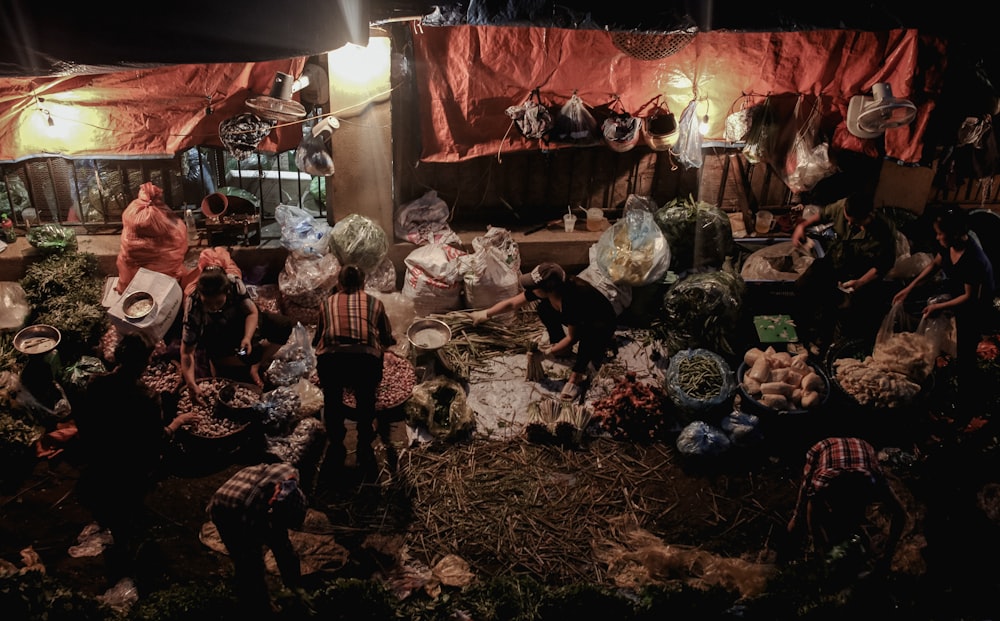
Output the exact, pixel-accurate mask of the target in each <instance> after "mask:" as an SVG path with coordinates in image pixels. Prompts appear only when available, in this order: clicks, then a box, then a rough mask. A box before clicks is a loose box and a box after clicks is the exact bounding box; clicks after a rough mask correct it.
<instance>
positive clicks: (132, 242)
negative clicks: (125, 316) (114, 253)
mask: <svg viewBox="0 0 1000 621" xmlns="http://www.w3.org/2000/svg"><path fill="white" fill-rule="evenodd" d="M187 251H188V240H187V227H186V226H185V225H184V218H182V217H181V215H180V214H178V213H175V212H174V211H173V210H172V209H170V207H168V206H167V205H166V204H165V203H164V202H163V190H161V189H160V188H159V187H157V186H156V184H154V183H151V182H147V183H144V184H142V187H141V188H139V197H138V198H136V199H135V200H134V201H132V202H131V203H129V206H128V207H126V208H125V211H124V212H122V235H121V249H120V250H119V251H118V259H117V266H118V285H117V286H116V287H115V291H117V292H118V293H123V292H124V291H125V289H126V288H127V287H128V285H129V283H130V282H132V278H134V277H135V274H136V272H138V271H139V268H140V267H144V268H146V269H148V270H152V271H154V272H159V273H161V274H166V275H167V276H173V277H174V278H177V279H178V280H180V279H181V278H182V277H183V276H184V275H185V273H186V272H187V269H186V268H185V267H184V257H185V255H187Z"/></svg>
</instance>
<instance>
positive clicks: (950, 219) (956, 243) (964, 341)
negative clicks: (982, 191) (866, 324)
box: [892, 205, 994, 383]
mask: <svg viewBox="0 0 1000 621" xmlns="http://www.w3.org/2000/svg"><path fill="white" fill-rule="evenodd" d="M934 237H935V239H937V242H938V244H939V247H938V250H937V254H936V255H935V256H934V260H933V261H931V262H930V263H929V264H927V266H926V267H924V269H923V270H921V271H920V273H919V274H917V276H916V278H914V279H913V280H912V281H911V282H910V284H908V285H906V286H905V287H903V289H902V290H901V291H900V292H899V293H897V294H896V296H895V297H894V298H893V300H892V301H893V303H894V304H899V303H902V302H903V301H904V300H906V298H907V297H908V296H909V295H910V293H912V292H913V290H914V289H915V288H917V287H918V286H919V285H921V283H925V282H927V280H928V279H929V278H931V276H932V275H934V274H937V273H938V272H942V273H943V274H944V279H943V281H942V282H943V285H944V287H943V288H944V291H943V292H942V293H943V294H944V295H941V296H935V297H931V298H930V299H929V300H928V302H927V304H926V305H925V306H924V309H923V315H924V316H925V317H927V316H934V315H937V314H939V313H942V312H946V313H953V314H954V316H955V328H956V332H957V339H956V341H957V346H958V347H957V357H958V364H959V369H960V373H961V375H962V376H963V377H965V378H966V379H967V381H969V382H970V383H971V382H972V381H974V379H975V373H976V372H977V364H976V348H977V347H978V345H979V341H980V339H981V338H982V334H983V329H984V324H985V322H986V318H987V317H988V314H989V312H990V309H991V306H992V304H993V295H994V274H993V265H992V264H991V263H990V260H989V258H988V257H987V256H986V253H985V252H984V251H983V247H982V245H981V244H980V243H979V241H978V240H976V239H974V238H973V237H972V236H971V235H970V232H969V220H968V214H967V213H966V212H965V211H964V210H963V209H962V208H961V207H959V206H957V205H951V206H948V207H945V208H944V209H943V210H942V211H941V213H939V214H938V215H937V216H936V217H935V218H934Z"/></svg>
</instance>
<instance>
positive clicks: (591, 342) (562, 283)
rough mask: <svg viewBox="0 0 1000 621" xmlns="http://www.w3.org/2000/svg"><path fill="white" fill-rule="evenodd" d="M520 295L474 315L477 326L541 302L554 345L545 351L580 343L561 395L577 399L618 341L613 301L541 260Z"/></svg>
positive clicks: (567, 350)
mask: <svg viewBox="0 0 1000 621" xmlns="http://www.w3.org/2000/svg"><path fill="white" fill-rule="evenodd" d="M520 285H521V287H522V288H523V289H524V290H523V291H522V292H521V293H518V294H517V295H515V296H511V297H509V298H507V299H506V300H501V301H500V302H497V303H496V304H494V305H493V306H491V307H489V308H487V309H483V310H477V311H474V312H473V313H472V322H473V325H479V324H481V323H483V322H484V321H486V320H487V319H489V318H490V317H495V316H496V315H500V314H503V313H507V312H510V311H513V310H515V309H517V308H520V307H521V306H523V305H525V304H527V303H528V302H533V301H536V300H537V301H539V304H538V305H537V307H536V310H537V312H538V318H539V320H541V322H542V325H544V326H545V329H546V332H547V333H548V338H549V346H548V347H547V348H543V349H542V350H541V351H542V353H543V354H545V355H548V356H561V355H569V354H571V352H572V349H573V346H574V345H577V350H576V359H575V360H574V362H573V365H572V367H571V372H570V376H569V379H568V380H567V382H566V385H565V386H564V387H563V390H562V395H561V396H562V397H563V398H564V399H567V400H572V399H576V398H577V397H579V396H580V395H581V393H582V391H583V388H582V385H583V383H584V382H585V380H586V379H587V373H588V371H589V370H590V368H591V367H593V370H594V372H596V371H597V370H598V369H600V368H601V365H602V364H603V363H604V360H605V358H606V356H607V351H608V348H609V346H610V344H611V342H612V340H613V339H614V335H615V327H616V326H617V315H616V313H615V309H614V306H612V304H611V302H610V301H608V299H607V298H606V297H605V296H604V294H603V293H601V292H600V290H598V289H597V288H596V287H594V286H593V285H592V284H590V283H589V282H587V281H585V280H583V279H582V278H580V277H578V276H570V277H569V278H567V277H566V272H565V271H564V270H563V269H562V267H560V266H559V265H558V264H556V263H551V262H546V263H540V264H538V265H537V266H536V267H535V268H534V269H533V270H531V271H530V272H528V273H527V274H522V275H521V279H520Z"/></svg>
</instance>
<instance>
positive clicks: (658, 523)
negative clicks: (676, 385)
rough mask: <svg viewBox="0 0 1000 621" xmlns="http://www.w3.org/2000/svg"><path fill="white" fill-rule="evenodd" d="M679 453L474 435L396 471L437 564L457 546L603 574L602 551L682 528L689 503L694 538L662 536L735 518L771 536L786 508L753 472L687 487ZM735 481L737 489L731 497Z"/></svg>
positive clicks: (482, 565) (411, 457) (417, 546)
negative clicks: (766, 495)
mask: <svg viewBox="0 0 1000 621" xmlns="http://www.w3.org/2000/svg"><path fill="white" fill-rule="evenodd" d="M674 461H675V454H674V453H673V452H672V451H671V450H670V449H669V448H668V447H666V446H665V445H662V444H653V445H648V446H641V445H636V444H628V443H618V442H613V441H611V440H606V439H597V440H595V441H593V442H591V443H590V444H589V445H588V447H587V448H586V449H585V450H568V449H564V448H561V447H557V446H539V445H535V444H531V443H528V442H525V441H511V442H488V441H477V442H473V443H469V444H464V445H452V446H449V447H447V450H442V449H438V448H435V447H433V446H430V447H426V448H422V449H417V450H410V451H407V452H406V453H405V456H404V458H403V459H402V460H401V461H400V472H399V473H398V475H399V477H401V481H402V485H404V486H405V487H406V488H407V492H408V493H407V494H406V495H407V496H408V497H409V498H410V500H411V503H412V505H411V506H412V508H413V512H414V515H413V519H412V521H411V523H410V524H409V526H408V530H407V546H408V550H409V553H410V555H411V556H412V557H413V558H416V559H419V560H421V561H422V562H424V563H427V564H429V565H430V564H433V563H434V562H436V561H437V560H438V559H440V558H442V557H443V556H445V555H448V554H455V555H458V556H460V557H462V558H463V559H465V560H466V561H467V562H468V563H469V565H470V567H471V568H472V570H473V571H474V572H475V573H477V574H479V575H483V576H485V575H525V574H529V575H532V576H534V577H535V578H538V579H540V580H543V581H547V582H551V583H554V584H559V583H566V582H572V581H581V580H582V581H587V582H592V583H607V582H609V576H608V566H607V565H608V560H607V555H606V554H605V553H604V552H606V550H607V549H608V548H609V547H613V548H621V549H627V548H628V547H629V541H630V536H629V533H630V532H633V531H634V530H635V529H637V528H638V529H644V530H648V531H650V532H652V533H656V532H664V530H665V532H671V533H677V532H678V526H680V525H681V522H679V521H678V520H677V519H674V518H673V517H672V515H671V514H672V512H673V511H674V510H675V509H676V508H677V507H679V506H682V507H683V510H684V511H688V512H689V513H688V514H687V516H686V517H685V518H683V520H684V521H686V525H684V526H682V527H681V530H686V531H688V532H687V535H685V539H686V540H685V541H677V542H670V541H667V542H664V543H668V544H669V543H675V544H692V543H695V542H699V541H705V539H703V537H704V536H705V535H704V534H698V533H701V532H705V531H712V530H719V529H725V530H729V529H733V528H746V529H747V530H748V534H749V536H750V537H751V538H752V537H756V536H758V534H763V536H761V537H760V538H759V539H758V541H760V542H761V543H762V544H763V543H764V542H765V540H766V533H767V532H768V531H769V530H770V529H771V528H772V527H773V526H774V525H775V524H777V522H778V521H779V520H780V518H779V517H778V516H776V515H774V514H772V513H771V512H768V511H766V510H762V508H761V507H760V506H759V505H757V504H756V503H754V502H753V500H752V497H750V496H747V495H745V486H746V485H748V484H749V485H750V486H752V479H750V480H749V481H746V480H745V481H742V482H739V483H737V482H730V481H729V479H728V477H722V478H721V479H719V480H716V481H714V482H712V481H709V480H707V479H706V480H705V489H703V491H702V492H700V493H698V494H695V497H694V498H683V497H681V495H680V494H679V493H678V490H677V489H675V488H673V486H672V485H671V479H673V478H674V477H675V476H676V473H677V464H675V463H674ZM731 483H734V484H733V485H732V487H733V489H734V490H740V491H739V494H741V495H738V496H735V497H727V496H726V493H727V488H728V487H730V486H731ZM718 486H721V487H718ZM691 511H694V514H695V515H693V516H692V514H691V513H690V512H691ZM668 525H669V528H666V529H665V527H667V526H668ZM751 531H752V532H751Z"/></svg>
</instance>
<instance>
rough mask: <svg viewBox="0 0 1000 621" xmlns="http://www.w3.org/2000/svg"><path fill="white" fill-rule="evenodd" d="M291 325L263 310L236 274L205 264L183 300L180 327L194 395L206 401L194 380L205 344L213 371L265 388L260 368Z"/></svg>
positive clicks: (184, 372) (184, 368)
mask: <svg viewBox="0 0 1000 621" xmlns="http://www.w3.org/2000/svg"><path fill="white" fill-rule="evenodd" d="M292 328H294V324H293V322H292V320H291V319H289V318H288V317H285V316H284V315H281V314H278V313H271V312H265V311H261V310H259V309H258V308H257V304H256V303H255V302H254V301H253V300H252V299H251V298H250V293H249V292H248V291H247V287H246V285H245V284H244V283H243V280H242V279H240V278H239V277H238V276H236V275H235V274H229V273H227V272H226V271H225V269H224V268H222V267H219V266H217V265H210V266H208V267H206V268H205V269H204V270H203V271H202V272H201V274H200V275H199V276H198V283H197V285H196V286H195V290H194V291H192V292H191V293H190V294H189V295H188V296H187V297H186V298H185V300H184V319H183V323H182V327H181V356H180V358H181V368H180V373H181V379H182V380H183V381H184V383H185V384H186V385H187V388H188V390H189V391H190V392H191V397H192V399H194V400H195V401H196V402H198V403H201V402H202V401H203V400H204V398H203V396H202V393H201V389H200V388H199V387H198V380H197V378H196V375H197V366H198V365H197V360H196V358H195V353H196V350H197V348H199V347H202V348H204V351H205V354H206V356H207V357H208V360H209V362H210V364H211V367H212V372H213V375H221V376H224V377H229V378H230V379H234V380H238V381H246V380H247V379H249V380H250V381H252V382H253V383H255V384H257V385H258V386H263V385H264V382H263V380H262V379H261V377H260V368H261V367H262V366H263V367H264V368H267V365H268V364H269V363H270V360H271V358H272V357H273V356H274V354H275V352H277V351H278V349H279V348H280V347H281V345H283V344H284V343H285V342H286V341H288V337H289V336H291V334H292ZM263 341H266V343H264V342H263ZM247 376H249V377H247Z"/></svg>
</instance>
